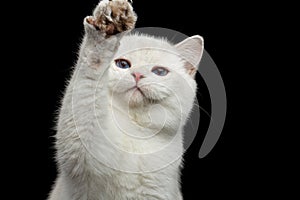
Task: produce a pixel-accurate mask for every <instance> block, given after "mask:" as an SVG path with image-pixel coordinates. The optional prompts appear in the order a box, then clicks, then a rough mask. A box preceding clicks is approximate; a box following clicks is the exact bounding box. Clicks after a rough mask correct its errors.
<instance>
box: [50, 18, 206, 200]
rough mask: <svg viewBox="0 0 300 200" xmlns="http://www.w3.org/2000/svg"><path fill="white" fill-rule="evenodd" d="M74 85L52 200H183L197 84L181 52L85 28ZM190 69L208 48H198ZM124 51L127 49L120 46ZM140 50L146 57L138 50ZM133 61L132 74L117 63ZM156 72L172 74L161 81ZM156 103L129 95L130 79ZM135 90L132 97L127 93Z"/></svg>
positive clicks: (66, 104) (60, 130) (60, 134)
mask: <svg viewBox="0 0 300 200" xmlns="http://www.w3.org/2000/svg"><path fill="white" fill-rule="evenodd" d="M85 28H86V35H85V38H84V41H83V44H82V46H81V50H80V54H79V59H78V63H77V66H76V68H75V71H74V74H73V77H72V79H71V81H70V82H69V86H68V88H67V91H66V94H65V97H64V99H63V102H62V107H61V109H60V114H59V120H58V125H57V135H56V139H57V142H56V148H57V162H58V166H59V177H58V179H57V181H56V184H55V186H54V189H53V191H52V193H51V195H50V197H49V199H50V200H127V199H132V200H140V199H161V200H166V199H167V200H180V199H182V195H181V192H180V166H181V164H182V157H181V156H182V154H183V135H182V129H183V126H184V124H185V122H186V120H187V118H188V116H189V113H190V111H191V109H192V106H193V101H194V98H195V94H196V82H195V80H194V79H193V78H192V76H190V75H189V74H188V73H187V71H186V69H185V67H184V64H185V62H186V60H187V59H189V56H188V54H186V53H185V54H184V60H183V59H182V56H181V51H182V48H181V47H182V44H184V42H183V43H181V45H180V47H178V46H174V45H172V44H170V43H168V42H167V41H165V40H163V39H157V38H153V37H150V36H145V35H128V36H125V37H122V36H121V35H119V36H112V37H110V38H108V39H105V38H104V37H103V36H101V35H100V34H99V35H98V32H97V31H96V30H95V29H94V27H92V26H91V25H89V24H88V23H86V20H85ZM187 41H188V43H189V45H187V46H186V48H187V49H185V50H186V51H185V52H193V50H195V49H196V50H198V52H197V51H194V54H193V55H191V57H190V59H191V63H192V64H193V65H197V64H198V63H197V62H199V61H200V58H201V55H202V50H201V51H199V49H203V47H202V46H201V47H199V45H203V43H201V44H200V43H199V42H195V43H191V42H190V39H188V40H187ZM119 44H120V45H119ZM137 49H139V50H137ZM117 58H126V59H127V60H130V62H131V64H132V67H131V68H130V69H126V70H124V69H120V68H117V67H116V65H115V63H114V60H115V59H117ZM154 66H164V67H167V68H168V69H169V71H170V73H169V74H168V75H167V76H165V77H159V76H157V75H155V74H154V73H152V72H151V69H152V68H153V67H154ZM133 72H140V73H142V74H143V75H145V78H143V79H141V80H140V82H139V83H138V84H139V86H140V87H141V89H142V91H143V92H144V94H145V96H146V97H147V98H149V99H150V100H149V101H145V97H143V96H142V95H141V94H140V93H139V92H136V93H134V92H133V91H132V90H129V89H130V88H132V87H134V86H135V84H136V82H135V79H134V77H133V76H132V75H131V73H133ZM127 90H129V91H127Z"/></svg>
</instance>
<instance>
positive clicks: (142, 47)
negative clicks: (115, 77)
mask: <svg viewBox="0 0 300 200" xmlns="http://www.w3.org/2000/svg"><path fill="white" fill-rule="evenodd" d="M116 57H124V58H128V59H133V60H135V59H137V60H139V61H141V62H158V61H161V62H169V61H170V60H172V61H173V62H176V61H178V62H179V61H180V55H179V54H178V52H177V50H176V48H175V47H174V45H172V44H171V43H169V42H168V41H167V40H165V39H162V38H155V37H152V36H148V35H128V36H125V37H124V38H123V39H122V40H121V42H120V47H119V49H118V52H117V53H116Z"/></svg>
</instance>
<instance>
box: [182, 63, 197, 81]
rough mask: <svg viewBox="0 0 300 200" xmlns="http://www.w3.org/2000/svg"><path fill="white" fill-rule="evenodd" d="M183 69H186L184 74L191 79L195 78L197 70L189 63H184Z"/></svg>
mask: <svg viewBox="0 0 300 200" xmlns="http://www.w3.org/2000/svg"><path fill="white" fill-rule="evenodd" d="M184 68H185V69H186V72H187V73H188V74H189V75H190V76H192V77H193V78H195V76H196V73H197V68H196V67H194V66H193V65H192V64H191V63H189V62H186V63H185V65H184Z"/></svg>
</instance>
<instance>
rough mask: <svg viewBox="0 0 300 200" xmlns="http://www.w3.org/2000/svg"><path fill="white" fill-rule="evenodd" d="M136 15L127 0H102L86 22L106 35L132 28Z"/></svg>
mask: <svg viewBox="0 0 300 200" xmlns="http://www.w3.org/2000/svg"><path fill="white" fill-rule="evenodd" d="M136 20H137V16H136V14H135V13H134V11H133V8H132V6H131V4H130V2H129V1H128V0H103V1H101V2H100V3H99V5H98V6H97V8H96V9H95V11H94V16H93V17H89V18H87V22H88V23H89V24H90V25H93V26H94V27H95V28H96V29H97V30H99V31H101V32H103V33H105V34H106V35H115V34H118V33H121V32H124V31H127V30H131V29H133V28H134V26H135V23H136Z"/></svg>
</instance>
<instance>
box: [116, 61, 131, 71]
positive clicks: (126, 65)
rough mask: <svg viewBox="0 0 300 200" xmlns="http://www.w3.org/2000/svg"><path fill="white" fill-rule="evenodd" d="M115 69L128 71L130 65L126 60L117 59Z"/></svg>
mask: <svg viewBox="0 0 300 200" xmlns="http://www.w3.org/2000/svg"><path fill="white" fill-rule="evenodd" d="M115 62H116V65H117V67H119V68H121V69H128V68H130V67H131V64H130V62H129V61H128V60H125V59H117V60H115Z"/></svg>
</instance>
